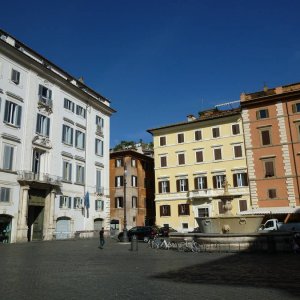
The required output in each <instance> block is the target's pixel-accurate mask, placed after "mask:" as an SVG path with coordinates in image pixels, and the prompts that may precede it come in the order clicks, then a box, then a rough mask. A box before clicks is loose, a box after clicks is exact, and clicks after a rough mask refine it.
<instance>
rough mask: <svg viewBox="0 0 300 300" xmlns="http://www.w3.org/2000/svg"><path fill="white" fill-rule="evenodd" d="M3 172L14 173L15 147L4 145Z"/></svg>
mask: <svg viewBox="0 0 300 300" xmlns="http://www.w3.org/2000/svg"><path fill="white" fill-rule="evenodd" d="M3 149H4V150H3V170H9V171H12V169H13V158H14V146H11V145H8V144H4V148H3Z"/></svg>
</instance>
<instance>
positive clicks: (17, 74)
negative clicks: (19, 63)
mask: <svg viewBox="0 0 300 300" xmlns="http://www.w3.org/2000/svg"><path fill="white" fill-rule="evenodd" d="M10 80H11V81H12V82H13V83H14V84H16V85H18V84H19V83H20V72H19V71H17V70H15V69H12V70H11V77H10Z"/></svg>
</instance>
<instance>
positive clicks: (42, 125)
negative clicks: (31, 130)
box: [35, 113, 50, 137]
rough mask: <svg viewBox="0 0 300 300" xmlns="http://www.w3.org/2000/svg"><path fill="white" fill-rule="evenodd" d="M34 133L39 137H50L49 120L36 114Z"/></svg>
mask: <svg viewBox="0 0 300 300" xmlns="http://www.w3.org/2000/svg"><path fill="white" fill-rule="evenodd" d="M35 133H36V134H39V135H41V136H45V137H49V136H50V118H49V117H47V116H44V115H42V114H40V113H38V114H37V118H36V128H35Z"/></svg>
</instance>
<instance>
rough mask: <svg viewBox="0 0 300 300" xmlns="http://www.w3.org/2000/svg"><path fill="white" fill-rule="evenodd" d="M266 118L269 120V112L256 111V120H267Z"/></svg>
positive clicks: (265, 109)
mask: <svg viewBox="0 0 300 300" xmlns="http://www.w3.org/2000/svg"><path fill="white" fill-rule="evenodd" d="M268 118H269V110H268V109H267V108H262V109H258V110H257V111H256V119H257V120H262V119H268Z"/></svg>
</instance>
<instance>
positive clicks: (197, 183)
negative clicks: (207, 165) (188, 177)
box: [194, 176, 208, 191]
mask: <svg viewBox="0 0 300 300" xmlns="http://www.w3.org/2000/svg"><path fill="white" fill-rule="evenodd" d="M194 188H195V190H197V191H198V190H199V191H203V190H207V189H208V186H207V176H197V177H195V178H194Z"/></svg>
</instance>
